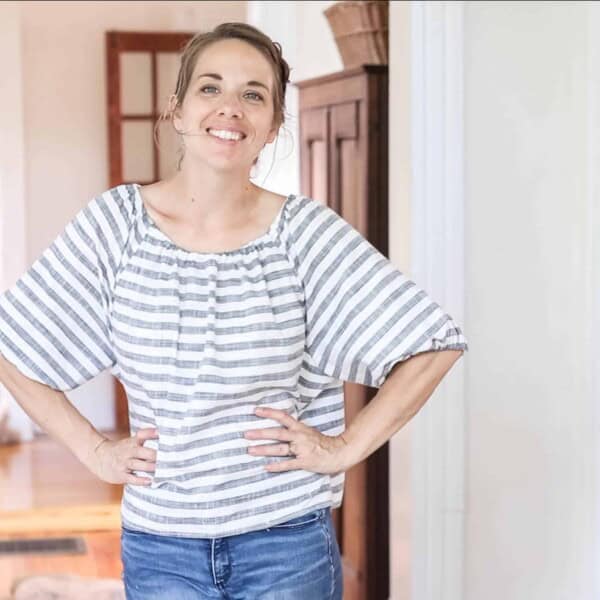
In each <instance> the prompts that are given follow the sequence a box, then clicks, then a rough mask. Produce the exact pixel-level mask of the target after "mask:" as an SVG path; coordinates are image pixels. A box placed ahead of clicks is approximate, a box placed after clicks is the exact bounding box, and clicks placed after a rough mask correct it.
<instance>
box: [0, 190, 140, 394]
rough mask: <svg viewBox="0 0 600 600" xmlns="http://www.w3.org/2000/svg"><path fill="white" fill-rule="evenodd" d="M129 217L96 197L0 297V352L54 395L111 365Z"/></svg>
mask: <svg viewBox="0 0 600 600" xmlns="http://www.w3.org/2000/svg"><path fill="white" fill-rule="evenodd" d="M128 222H129V215H128V213H127V209H126V205H125V202H124V199H123V198H121V197H120V196H119V194H118V193H116V192H114V191H108V192H105V193H104V194H102V195H100V196H98V197H96V198H94V199H93V200H92V201H90V202H89V203H88V204H87V205H86V206H84V207H83V208H82V209H80V211H79V212H78V213H77V214H76V215H75V217H74V218H73V219H72V220H71V221H70V222H69V223H68V224H67V226H66V227H65V229H64V231H63V232H62V233H61V234H60V235H59V236H58V237H57V238H56V239H55V240H54V241H53V242H52V243H51V244H50V246H49V247H48V248H46V249H45V250H44V251H43V253H42V254H41V255H40V256H39V258H37V260H35V262H34V263H33V264H32V265H31V266H30V267H29V269H28V270H27V271H26V272H25V273H24V274H23V275H22V276H21V277H20V278H19V279H18V280H17V281H16V282H15V283H14V284H13V285H12V286H11V287H9V288H8V289H7V290H5V291H4V292H3V293H2V294H1V295H0V353H1V354H2V355H3V356H4V358H6V359H7V360H8V361H10V362H11V363H12V364H13V365H14V366H16V367H17V368H18V369H19V371H21V373H22V374H23V375H25V376H27V377H29V378H30V379H33V380H34V381H37V382H39V383H43V384H45V385H48V386H50V387H52V388H54V389H56V390H60V391H68V390H72V389H74V388H76V387H79V386H80V385H82V384H83V383H85V382H87V381H89V380H90V379H92V378H93V377H95V376H96V375H98V374H99V373H100V372H102V371H103V370H105V369H107V368H112V367H114V366H115V362H116V361H115V355H114V352H113V348H112V342H111V331H110V323H109V305H110V302H111V289H112V284H113V281H114V276H115V273H116V272H117V267H118V262H119V260H120V256H121V252H122V249H123V246H124V241H125V239H126V235H127V229H128Z"/></svg>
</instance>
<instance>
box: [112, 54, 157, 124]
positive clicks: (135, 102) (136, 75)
mask: <svg viewBox="0 0 600 600" xmlns="http://www.w3.org/2000/svg"><path fill="white" fill-rule="evenodd" d="M119 58H120V62H121V113H122V114H124V115H139V114H143V115H149V114H151V113H152V67H151V61H150V53H149V52H121V53H120V54H119Z"/></svg>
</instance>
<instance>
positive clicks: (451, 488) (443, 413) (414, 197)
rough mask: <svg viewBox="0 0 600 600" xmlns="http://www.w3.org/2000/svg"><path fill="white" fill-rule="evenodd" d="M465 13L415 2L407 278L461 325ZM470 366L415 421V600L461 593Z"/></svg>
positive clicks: (454, 6)
mask: <svg viewBox="0 0 600 600" xmlns="http://www.w3.org/2000/svg"><path fill="white" fill-rule="evenodd" d="M464 12H465V11H464V3H463V2H429V1H414V2H411V23H410V26H411V162H412V194H411V214H412V223H411V276H412V278H413V279H415V281H416V283H417V284H418V285H420V286H421V287H423V288H424V289H425V290H426V291H427V292H428V293H429V294H430V295H431V296H432V297H433V298H434V299H435V300H436V301H437V302H438V303H439V304H440V305H441V306H442V307H443V308H444V309H445V310H447V311H448V312H449V313H450V314H451V315H452V317H453V318H454V319H455V320H456V321H457V322H458V324H459V325H462V326H463V327H465V326H466V323H465V285H464V273H465V264H464V246H465V242H464V147H463V135H464V116H463V24H464ZM466 335H467V337H468V331H466ZM464 362H465V360H464V359H463V360H461V361H459V362H458V363H457V364H456V365H455V366H454V368H453V369H452V372H451V373H450V374H449V375H448V376H447V377H446V378H445V380H444V381H443V382H442V384H441V385H440V387H439V388H438V390H437V391H436V392H435V394H434V396H433V397H432V398H431V399H430V400H429V402H428V403H427V404H426V405H425V406H424V407H423V409H422V410H421V412H420V413H419V414H418V415H417V417H415V423H414V425H415V429H414V437H413V448H412V451H411V454H412V468H413V477H412V485H413V507H414V510H413V523H412V525H413V552H412V564H413V573H412V585H413V589H412V595H411V598H412V600H463V599H464V575H463V570H464V552H465V547H464V528H465V481H464V480H465V439H466V436H465V426H466V418H465V417H466V415H465V391H464V369H465V365H464Z"/></svg>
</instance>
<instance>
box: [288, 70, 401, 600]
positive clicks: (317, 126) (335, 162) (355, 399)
mask: <svg viewBox="0 0 600 600" xmlns="http://www.w3.org/2000/svg"><path fill="white" fill-rule="evenodd" d="M296 85H297V86H298V87H299V88H300V162H301V183H302V190H301V191H302V193H303V194H305V195H307V196H310V197H311V198H313V199H315V200H318V201H322V202H325V203H326V204H327V205H328V206H330V207H331V208H332V209H333V210H335V211H336V212H338V213H339V214H340V215H341V216H342V217H344V219H345V220H346V221H348V222H349V223H350V224H351V225H352V226H353V227H355V228H356V229H357V230H358V231H359V232H360V233H361V234H362V235H363V236H364V237H365V238H366V239H368V240H369V241H370V242H371V243H373V245H374V246H375V247H377V248H378V249H379V250H380V252H382V253H384V254H387V248H388V241H387V69H386V68H385V67H376V68H373V67H368V66H363V67H359V68H357V69H352V70H349V71H345V72H340V73H335V74H333V75H330V76H325V77H319V78H315V79H312V80H309V81H303V82H298V83H296ZM383 180H386V181H385V182H384V181H383ZM376 393H377V390H376V389H374V388H370V387H367V386H362V385H358V384H354V383H348V382H345V383H344V405H345V416H346V425H349V424H350V423H351V422H352V420H353V419H354V417H355V416H356V414H357V413H358V412H359V411H360V410H361V409H362V408H363V407H364V406H365V405H366V403H367V402H369V401H370V400H371V399H372V398H373V396H374V395H375V394H376ZM388 481H389V477H388V444H384V445H383V446H382V447H381V448H379V449H378V450H377V451H376V452H374V453H373V454H372V455H371V456H370V457H369V458H368V459H367V460H365V461H363V462H362V463H359V464H357V465H355V466H354V467H353V468H352V469H350V470H348V471H347V472H346V481H345V485H344V499H343V501H342V505H341V506H340V508H339V509H336V510H334V511H333V520H334V524H335V528H336V533H337V539H338V543H339V545H340V550H341V553H342V565H343V571H344V600H387V598H388V596H389V564H388V561H389V483H388Z"/></svg>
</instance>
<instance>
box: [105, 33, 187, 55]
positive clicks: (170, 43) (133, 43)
mask: <svg viewBox="0 0 600 600" xmlns="http://www.w3.org/2000/svg"><path fill="white" fill-rule="evenodd" d="M106 35H107V36H111V37H112V38H113V39H115V41H116V46H115V49H117V50H119V51H129V52H178V51H179V50H182V49H183V47H184V46H185V44H187V42H188V40H189V39H190V38H191V37H193V36H194V35H195V34H194V33H193V32H189V33H185V32H176V31H172V32H170V31H107V33H106Z"/></svg>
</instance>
